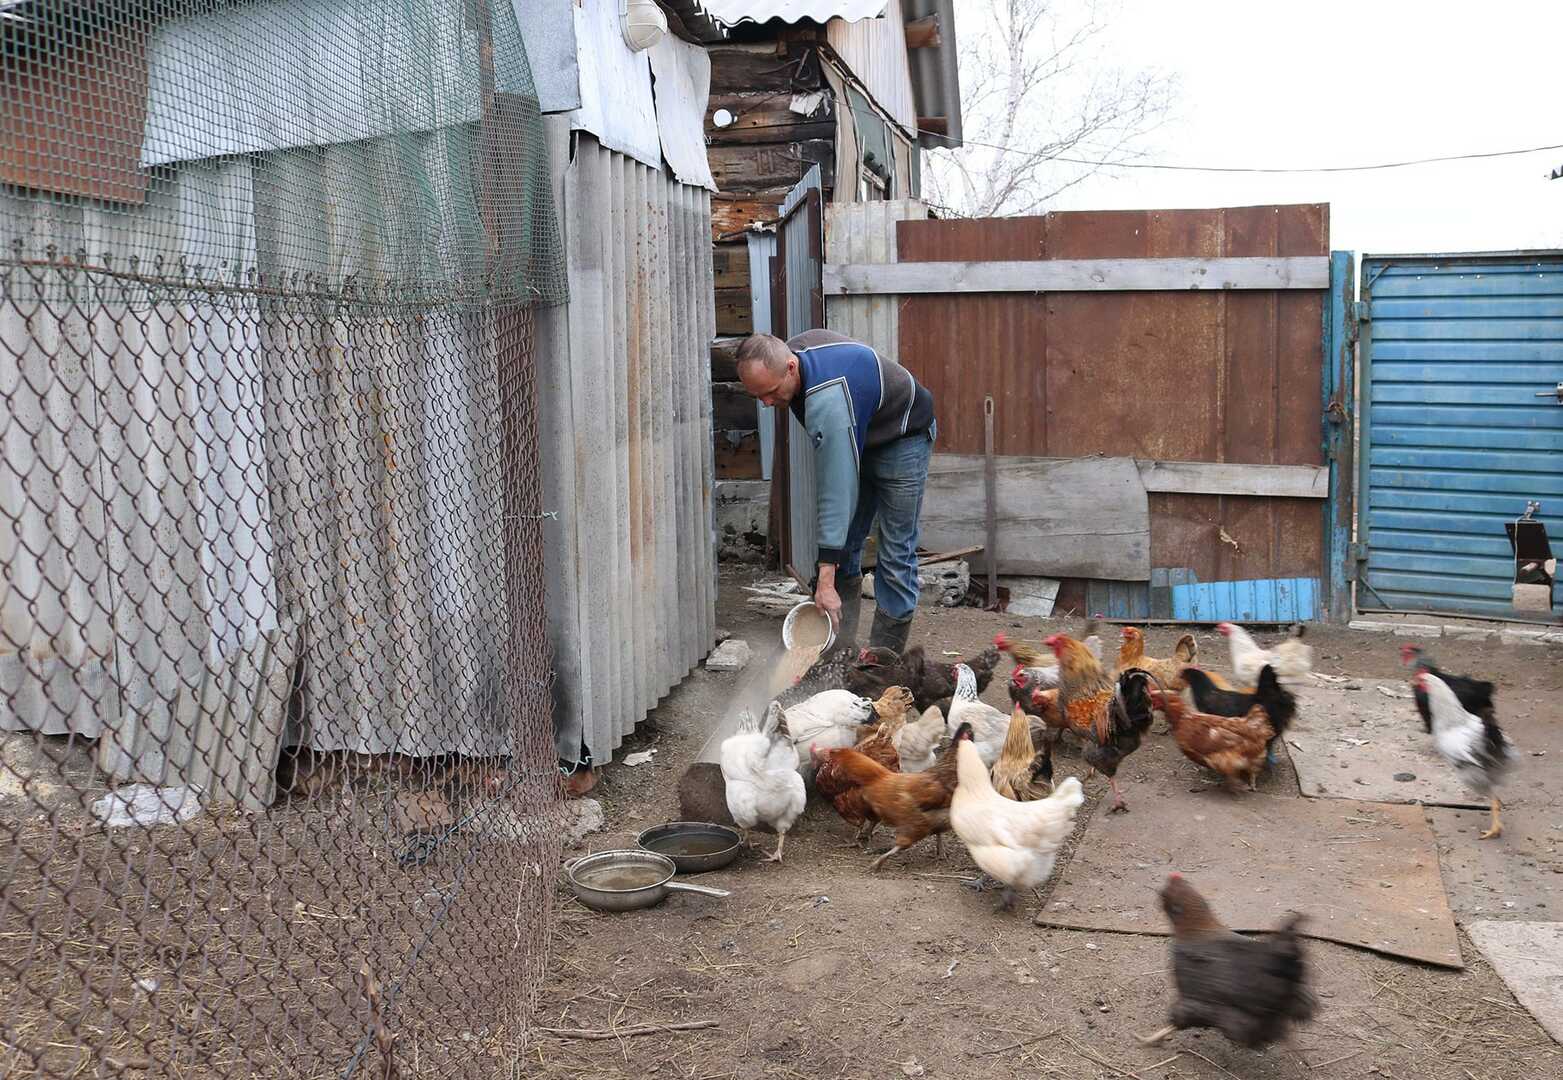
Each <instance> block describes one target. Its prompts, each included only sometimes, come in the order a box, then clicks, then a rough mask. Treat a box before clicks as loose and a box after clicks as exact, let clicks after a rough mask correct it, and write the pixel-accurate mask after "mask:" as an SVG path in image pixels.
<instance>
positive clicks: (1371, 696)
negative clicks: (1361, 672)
mask: <svg viewBox="0 0 1563 1080" xmlns="http://www.w3.org/2000/svg"><path fill="white" fill-rule="evenodd" d="M1309 681H1310V683H1313V682H1314V680H1312V679H1311V678H1310V680H1309ZM1345 685H1346V686H1355V687H1359V689H1355V690H1351V689H1346V688H1345V687H1333V686H1320V685H1317V684H1315V685H1307V686H1299V687H1296V688H1295V690H1296V693H1297V720H1296V722H1295V723H1293V724H1292V726H1291V728H1290V730H1288V731H1287V733H1286V741H1287V744H1288V746H1289V748H1290V749H1291V754H1292V761H1293V762H1294V763H1295V764H1296V766H1297V779H1298V784H1299V786H1300V788H1301V790H1302V793H1303V794H1304V795H1308V796H1311V797H1316V798H1325V799H1373V800H1375V801H1377V802H1393V803H1427V804H1429V805H1434V806H1469V807H1485V806H1486V805H1487V803H1486V801H1485V800H1483V799H1480V798H1478V797H1476V796H1474V795H1472V794H1471V793H1470V792H1469V791H1467V790H1466V788H1465V786H1464V785H1462V784H1461V783H1460V781H1459V780H1458V779H1457V778H1456V777H1455V774H1454V770H1453V769H1451V768H1450V767H1449V765H1448V763H1447V762H1445V761H1444V759H1443V758H1441V757H1439V756H1438V751H1437V750H1435V749H1434V748H1433V740H1432V739H1431V738H1429V737H1428V735H1427V733H1426V732H1424V731H1423V730H1422V721H1421V720H1420V719H1419V718H1418V716H1417V714H1416V706H1415V705H1414V704H1413V703H1412V701H1411V691H1410V689H1409V688H1408V687H1407V686H1406V684H1405V683H1403V682H1382V683H1381V682H1374V681H1369V680H1354V681H1353V682H1351V683H1347V684H1345ZM1385 691H1388V692H1389V693H1390V694H1394V695H1397V696H1394V697H1390V696H1386V694H1385ZM1401 694H1404V695H1405V696H1404V697H1400V696H1398V695H1401ZM1397 775H1398V776H1406V775H1410V776H1413V777H1414V778H1415V779H1412V780H1396V779H1395V777H1396V776H1397Z"/></svg>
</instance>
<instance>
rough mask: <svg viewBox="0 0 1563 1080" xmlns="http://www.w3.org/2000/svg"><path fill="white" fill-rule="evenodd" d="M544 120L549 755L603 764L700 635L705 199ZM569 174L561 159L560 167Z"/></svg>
mask: <svg viewBox="0 0 1563 1080" xmlns="http://www.w3.org/2000/svg"><path fill="white" fill-rule="evenodd" d="M575 138H576V143H575V148H574V152H573V154H571V153H570V152H569V149H568V146H567V145H561V143H563V142H564V141H565V137H564V135H563V132H562V129H560V128H559V127H558V126H556V125H552V124H551V125H550V139H551V142H552V143H553V148H554V150H553V152H554V154H555V162H556V176H557V182H558V183H559V185H560V187H561V191H562V195H563V206H564V215H565V218H564V219H565V233H566V243H567V248H568V257H569V271H570V303H569V305H568V306H567V308H564V309H554V310H552V311H545V312H543V313H542V316H541V322H542V325H541V328H540V339H539V344H540V350H541V352H540V356H539V361H540V364H541V365H542V371H541V379H540V393H541V394H542V415H543V416H544V417H545V424H544V430H543V432H542V443H543V446H544V473H545V482H546V484H547V492H548V497H549V498H550V499H551V500H553V502H554V505H556V506H557V507H558V511H559V520H558V521H557V522H554V521H549V522H548V532H547V541H548V549H547V558H548V577H549V621H550V627H551V631H552V638H553V641H554V647H555V667H556V671H557V675H556V681H555V695H556V704H557V709H558V713H557V715H558V718H559V739H558V745H559V754H560V756H561V757H563V758H565V759H566V760H575V758H576V755H577V753H578V751H579V748H580V745H581V742H582V741H583V740H584V742H585V743H586V745H587V746H588V747H589V748H590V750H591V753H592V756H593V758H594V759H595V760H596V761H597V762H599V763H601V762H604V761H606V760H608V758H609V757H610V756H611V755H612V753H613V751H614V749H616V748H617V747H618V746H619V744H620V743H621V742H622V741H623V739H624V736H625V735H627V734H629V733H630V732H631V731H632V730H634V728H635V725H636V724H637V723H639V722H640V720H641V719H642V718H643V717H644V716H645V715H646V713H647V711H648V710H650V709H651V708H652V707H653V706H655V704H656V703H657V701H658V700H659V699H660V698H661V697H662V696H663V695H665V694H666V693H667V692H668V690H669V689H670V688H672V687H673V686H674V685H675V684H676V683H677V682H679V681H680V680H681V679H682V678H683V677H684V675H685V674H687V673H688V672H689V671H690V670H691V668H693V667H694V665H695V664H697V663H699V661H700V659H701V657H703V656H704V655H705V654H706V653H707V652H708V651H709V649H710V647H711V644H712V642H713V640H714V638H715V613H716V553H715V534H714V524H713V522H714V519H713V506H712V482H713V481H712V477H713V470H714V463H713V461H712V458H711V394H710V359H709V349H710V342H711V339H712V337H713V336H714V335H715V333H716V311H715V301H714V294H713V288H712V286H713V277H714V272H713V266H712V252H711V241H710V237H711V202H710V195H709V193H708V192H706V191H704V190H702V189H700V188H697V187H691V186H689V185H685V184H679V183H677V182H675V181H673V180H672V179H671V178H669V177H668V176H667V174H666V173H664V172H662V171H661V170H652V169H648V168H646V167H644V166H642V165H640V164H638V163H637V162H635V161H632V160H630V159H628V158H627V157H625V156H624V155H623V154H618V153H615V152H613V151H611V150H608V149H606V148H605V147H603V146H602V145H601V144H600V143H599V142H598V141H597V140H596V139H594V138H592V137H591V136H590V135H586V134H580V135H577V136H576V137H575ZM566 163H567V164H566Z"/></svg>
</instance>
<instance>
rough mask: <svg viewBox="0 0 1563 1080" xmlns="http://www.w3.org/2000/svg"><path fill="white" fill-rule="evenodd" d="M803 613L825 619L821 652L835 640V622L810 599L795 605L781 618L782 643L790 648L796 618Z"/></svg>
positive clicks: (802, 615) (800, 616) (799, 617)
mask: <svg viewBox="0 0 1563 1080" xmlns="http://www.w3.org/2000/svg"><path fill="white" fill-rule="evenodd" d="M805 613H808V614H810V615H817V616H818V617H819V618H821V619H824V620H825V625H826V627H827V629H826V631H825V644H824V645H823V646H821V647H820V652H821V653H823V652H825V651H826V650H828V649H829V648H830V647H831V646H832V645H834V644H835V642H836V624H835V623H834V622H833V621H832V620H831V618H830V616H829V615H826V614H825V613H824V612H823V611H821V610H820V609H819V605H817V604H816V603H814V601H812V600H805V601H803V603H801V604H799V605H797V606H796V607H794V608H793V609H792V610H791V611H789V612H787V617H786V618H785V619H783V620H782V645H783V646H784V647H785V648H788V649H791V648H792V646H793V641H792V635H793V630H794V628H795V627H796V626H797V625H798V620H799V619H801V618H803V617H804V616H805Z"/></svg>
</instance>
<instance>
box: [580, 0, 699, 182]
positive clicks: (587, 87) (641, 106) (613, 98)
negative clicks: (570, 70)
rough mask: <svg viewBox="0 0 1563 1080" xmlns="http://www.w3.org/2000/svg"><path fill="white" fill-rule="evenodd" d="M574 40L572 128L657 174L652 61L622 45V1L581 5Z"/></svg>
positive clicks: (659, 152)
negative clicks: (577, 96)
mask: <svg viewBox="0 0 1563 1080" xmlns="http://www.w3.org/2000/svg"><path fill="white" fill-rule="evenodd" d="M575 40H576V62H577V63H578V64H579V65H580V71H581V107H580V108H579V109H577V110H576V111H575V112H573V113H571V114H570V122H571V124H572V125H573V126H574V127H575V128H576V129H577V130H580V131H589V132H591V133H592V134H593V135H595V136H596V137H597V141H598V142H600V143H601V144H602V145H603V146H605V147H607V148H608V149H609V150H617V151H618V152H619V153H621V154H625V155H628V156H629V157H632V158H634V159H635V160H636V161H638V162H640V163H641V164H642V165H649V166H651V167H652V168H653V169H660V168H662V141H661V139H660V138H659V136H658V134H657V109H656V103H655V101H654V100H653V98H652V95H651V58H650V57H649V56H647V55H646V53H644V52H634V51H632V50H631V49H630V47H629V46H628V45H626V44H624V34H623V32H622V30H621V29H620V26H619V0H578V6H577V7H576V8H575ZM703 113H704V106H702V114H703ZM701 120H702V123H703V122H704V116H703V115H702V118H701Z"/></svg>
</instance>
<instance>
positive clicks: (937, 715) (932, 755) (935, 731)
mask: <svg viewBox="0 0 1563 1080" xmlns="http://www.w3.org/2000/svg"><path fill="white" fill-rule="evenodd" d="M944 731H945V728H944V713H942V712H940V711H939V706H937V705H930V706H928V708H926V709H924V710H923V715H922V716H920V717H919V718H918V719H917V721H916V722H915V723H911V724H906V725H905V726H903V727H902V728H901V730H900V731H898V732H896V734H895V749H896V753H897V754H899V755H900V756H901V771H902V772H909V773H914V772H923V771H924V770H926V769H931V768H933V766H934V762H935V761H936V760H937V752H938V749H939V744H940V743H941V742H943V741H944Z"/></svg>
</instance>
